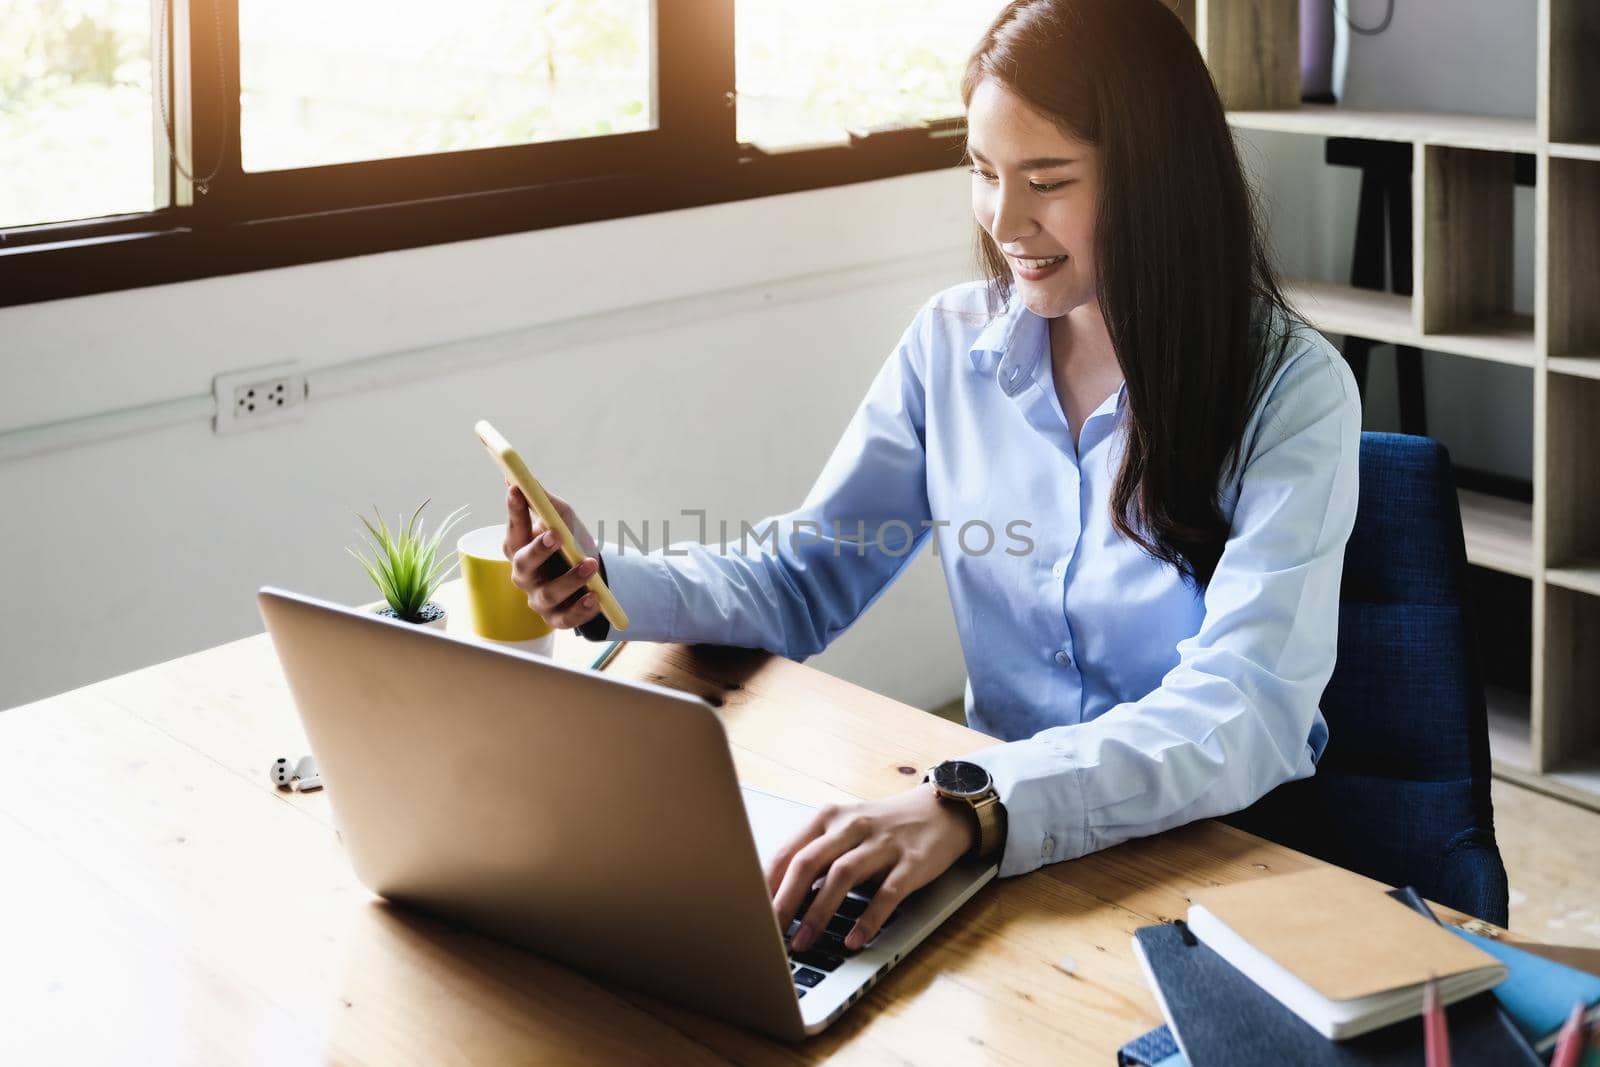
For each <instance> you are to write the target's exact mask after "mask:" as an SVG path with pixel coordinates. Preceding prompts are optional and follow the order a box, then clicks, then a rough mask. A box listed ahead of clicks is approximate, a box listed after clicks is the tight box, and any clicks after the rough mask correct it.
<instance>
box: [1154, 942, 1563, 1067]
mask: <svg viewBox="0 0 1600 1067" xmlns="http://www.w3.org/2000/svg"><path fill="white" fill-rule="evenodd" d="M1134 939H1135V941H1136V942H1137V944H1138V946H1139V948H1140V950H1141V951H1142V952H1143V954H1144V958H1145V961H1146V964H1147V966H1148V967H1149V970H1150V974H1151V976H1152V978H1153V979H1154V983H1155V985H1156V987H1157V988H1156V992H1157V995H1158V999H1160V1001H1161V1002H1162V1014H1164V1015H1165V1016H1166V1017H1167V1022H1168V1024H1169V1025H1170V1026H1171V1028H1172V1030H1173V1032H1174V1033H1175V1034H1176V1036H1177V1040H1178V1044H1179V1046H1180V1047H1181V1049H1182V1051H1183V1054H1184V1056H1185V1058H1186V1059H1187V1060H1188V1062H1189V1064H1190V1067H1232V1065H1238V1067H1250V1065H1252V1064H1273V1065H1275V1067H1276V1065H1281V1064H1286V1063H1293V1064H1305V1065H1307V1067H1315V1065H1320V1064H1327V1065H1341V1067H1344V1065H1363V1067H1388V1065H1394V1067H1400V1065H1402V1064H1404V1065H1406V1067H1415V1065H1416V1064H1418V1063H1420V1062H1421V1061H1422V1022H1421V1020H1420V1019H1407V1020H1404V1021H1403V1022H1399V1023H1396V1024H1394V1025H1393V1026H1387V1027H1384V1028H1383V1029H1381V1030H1375V1031H1373V1032H1372V1033H1368V1034H1363V1035H1361V1036H1360V1037H1356V1038H1352V1039H1351V1040H1348V1041H1329V1040H1328V1039H1327V1038H1325V1037H1323V1036H1322V1035H1321V1034H1319V1033H1317V1031H1316V1030H1314V1029H1312V1028H1311V1026H1310V1025H1308V1024H1307V1023H1306V1022H1305V1021H1304V1020H1302V1019H1301V1018H1300V1017H1299V1016H1297V1015H1295V1014H1294V1013H1293V1012H1291V1011H1290V1010H1289V1009H1288V1008H1286V1007H1284V1006H1283V1005H1282V1004H1280V1003H1278V1001H1277V1000H1276V999H1274V998H1273V996H1272V995H1271V994H1270V993H1267V992H1266V991H1264V990H1263V989H1261V988H1260V987H1259V986H1257V985H1256V984H1255V983H1254V982H1252V981H1251V980H1250V979H1248V978H1246V977H1245V976H1244V975H1243V974H1241V973H1240V972H1239V971H1237V970H1235V969H1234V968H1233V967H1232V965H1230V964H1229V963H1228V962H1227V961H1226V960H1224V959H1223V958H1222V957H1221V956H1218V955H1217V954H1216V953H1215V952H1213V951H1211V949H1209V948H1207V947H1206V946H1205V945H1204V944H1202V943H1201V942H1199V941H1198V940H1196V939H1195V938H1194V936H1193V935H1192V934H1190V933H1189V932H1188V930H1187V929H1186V928H1183V927H1180V926H1178V925H1177V924H1174V923H1165V924H1162V925H1159V926H1146V927H1143V928H1141V929H1139V930H1137V931H1135V933H1134ZM1446 1016H1447V1018H1448V1019H1449V1027H1450V1051H1451V1053H1452V1060H1453V1064H1454V1067H1475V1065H1478V1064H1482V1065H1484V1067H1491V1065H1492V1067H1505V1065H1515V1064H1526V1065H1527V1067H1540V1065H1541V1064H1542V1062H1543V1061H1542V1060H1540V1059H1539V1057H1538V1056H1536V1055H1535V1054H1534V1052H1533V1049H1532V1048H1530V1047H1529V1046H1528V1043H1527V1042H1526V1041H1525V1040H1524V1039H1523V1038H1522V1036H1521V1035H1520V1034H1519V1033H1517V1031H1516V1029H1515V1027H1513V1026H1512V1025H1511V1024H1510V1022H1509V1021H1508V1020H1507V1019H1506V1017H1505V1016H1504V1015H1503V1014H1502V1013H1501V1011H1500V1009H1499V1006H1498V1003H1497V1002H1496V1001H1495V999H1494V995H1493V994H1492V993H1480V994H1478V995H1477V996H1475V997H1471V998H1469V999H1467V1000H1463V1001H1461V1002H1459V1003H1456V1004H1452V1005H1451V1006H1450V1007H1449V1008H1447V1009H1446Z"/></svg>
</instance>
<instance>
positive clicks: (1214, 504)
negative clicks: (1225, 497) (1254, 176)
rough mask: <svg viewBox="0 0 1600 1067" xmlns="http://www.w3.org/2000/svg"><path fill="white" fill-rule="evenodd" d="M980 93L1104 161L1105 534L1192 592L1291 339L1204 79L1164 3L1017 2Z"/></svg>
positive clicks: (988, 258) (986, 246)
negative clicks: (1115, 448) (1114, 453)
mask: <svg viewBox="0 0 1600 1067" xmlns="http://www.w3.org/2000/svg"><path fill="white" fill-rule="evenodd" d="M989 78H993V79H994V80H995V81H996V82H998V83H999V84H1000V85H1002V86H1003V87H1005V88H1006V89H1007V90H1009V91H1010V92H1012V93H1014V94H1015V95H1017V96H1018V97H1020V98H1022V99H1023V100H1025V101H1026V102H1027V103H1028V104H1029V105H1030V106H1032V107H1033V108H1034V109H1035V110H1037V111H1038V112H1040V113H1041V114H1043V115H1046V116H1048V117H1050V118H1052V119H1054V120H1055V121H1056V122H1057V124H1058V125H1059V126H1060V127H1061V128H1062V129H1063V130H1064V131H1066V132H1067V133H1069V134H1070V135H1071V136H1073V137H1074V138H1075V139H1077V140H1080V141H1083V142H1085V143H1087V144H1091V145H1094V146H1095V147H1096V148H1097V149H1098V150H1099V155H1100V168H1101V169H1100V204H1099V212H1098V217H1097V219H1096V227H1095V229H1096V244H1097V247H1098V252H1097V263H1096V264H1095V269H1096V273H1097V274H1098V276H1099V302H1100V311H1101V315H1102V316H1103V317H1104V319H1105V323H1106V328H1107V330H1108V331H1109V333H1110V335H1111V343H1112V346H1113V347H1114V348H1115V349H1116V355H1117V362H1118V364H1120V365H1121V368H1122V375H1123V380H1124V381H1125V382H1126V385H1127V412H1128V416H1129V417H1128V419H1127V439H1126V446H1125V449H1124V452H1123V458H1122V466H1121V468H1120V469H1119V471H1118V472H1117V478H1116V482H1115V485H1114V486H1113V488H1112V495H1111V510H1112V516H1111V517H1112V522H1113V523H1114V525H1115V526H1116V528H1117V530H1118V532H1119V533H1121V534H1122V535H1123V536H1125V537H1128V538H1129V539H1131V540H1133V541H1134V542H1135V543H1137V544H1139V545H1140V546H1141V547H1142V548H1143V549H1144V550H1145V551H1146V552H1148V553H1150V555H1152V556H1154V557H1155V558H1157V559H1160V560H1163V561H1165V562H1167V563H1170V564H1172V565H1173V566H1174V567H1176V568H1177V569H1178V571H1179V572H1180V573H1181V574H1183V576H1184V577H1185V578H1187V579H1188V580H1190V581H1191V582H1193V583H1194V584H1195V585H1196V586H1197V587H1202V588H1203V587H1204V586H1205V585H1207V584H1208V583H1209V582H1210V580H1211V575H1212V573H1213V572H1214V571H1215V570H1216V567H1217V560H1218V559H1219V558H1220V557H1221V555H1222V548H1223V545H1224V543H1225V542H1226V541H1227V538H1228V522H1227V520H1226V519H1225V518H1224V517H1223V515H1222V511H1221V508H1220V506H1219V501H1218V494H1219V492H1220V489H1221V486H1222V484H1223V482H1224V480H1225V479H1226V478H1227V477H1228V476H1229V475H1230V474H1231V473H1233V472H1235V471H1236V470H1237V469H1238V464H1239V463H1240V462H1241V453H1242V451H1243V448H1242V441H1243V437H1244V432H1245V427H1246V425H1247V424H1248V422H1249V419H1250V415H1251V412H1252V411H1253V410H1254V409H1255V406H1256V404H1257V403H1258V402H1259V401H1260V398H1261V394H1262V391H1263V390H1264V389H1265V387H1266V384H1267V381H1268V379H1269V374H1270V371H1271V369H1272V368H1273V367H1275V366H1276V365H1277V364H1278V362H1279V361H1280V360H1281V358H1282V354H1283V351H1284V344H1285V340H1286V331H1285V330H1283V329H1282V328H1281V327H1280V326H1279V325H1277V324H1284V323H1287V322H1289V321H1290V320H1289V319H1288V314H1289V308H1288V305H1287V303H1286V301H1285V300H1284V297H1283V293H1282V292H1281V291H1280V290H1279V288H1278V283H1277V281H1276V280H1275V278H1274V272H1273V269H1272V264H1271V261H1270V258H1269V256H1268V254H1267V249H1266V243H1265V241H1264V239H1263V237H1262V232H1261V227H1260V223H1259V221H1258V218H1257V212H1256V207H1255V202H1254V199H1253V197H1252V195H1251V191H1250V186H1249V184H1248V183H1247V181H1246V180H1245V176H1244V171H1243V168H1242V167H1241V166H1240V164H1239V158H1238V155H1237V154H1236V153H1235V151H1234V145H1233V136H1232V133H1231V132H1230V130H1229V129H1228V123H1227V119H1226V118H1225V117H1224V115H1223V110H1222V103H1221V101H1220V100H1219V99H1218V98H1217V92H1216V88H1215V86H1213V84H1212V82H1211V75H1210V73H1209V72H1208V71H1207V70H1206V66H1205V62H1204V61H1203V60H1202V59H1201V58H1200V53H1199V50H1198V49H1197V48H1196V47H1195V44H1194V41H1193V40H1192V39H1191V38H1190V36H1189V34H1188V31H1187V30H1185V29H1184V26H1183V23H1182V22H1180V21H1179V19H1178V17H1177V16H1176V15H1174V14H1173V13H1172V12H1171V11H1170V10H1168V9H1167V8H1166V7H1165V6H1164V5H1163V4H1162V3H1161V2H1160V0H1013V2H1012V3H1010V4H1008V5H1007V6H1006V8H1005V10H1004V11H1002V12H1001V13H1000V15H999V16H998V17H997V18H996V19H995V21H994V24H993V25H992V26H990V28H989V30H988V32H986V33H985V34H984V35H983V39H982V40H981V41H979V42H978V46H977V48H976V49H975V50H974V51H973V53H972V58H971V59H970V60H969V61H968V62H967V70H966V75H965V77H964V78H963V79H962V83H961V95H962V99H963V100H964V101H966V102H967V103H968V104H970V103H971V101H972V94H973V92H974V91H975V90H976V89H977V87H978V85H979V84H980V83H981V82H983V81H984V80H985V79H989ZM978 242H979V250H980V251H979V254H980V256H981V258H982V260H983V265H984V269H985V271H986V272H987V274H988V276H989V281H990V286H991V289H990V292H991V298H992V299H991V304H993V305H995V307H996V308H997V307H998V306H999V305H1002V304H1003V303H1004V302H1005V300H1006V299H1007V298H1008V297H1009V296H1010V292H1011V268H1010V267H1009V265H1008V264H1007V262H1006V259H1005V257H1004V255H1002V254H1001V252H1000V250H999V249H998V248H996V247H995V243H994V241H993V240H992V239H990V237H989V235H988V234H987V233H986V232H984V230H983V227H981V226H980V227H979V228H978ZM991 310H994V308H992V309H991ZM1273 312H1281V313H1282V314H1273Z"/></svg>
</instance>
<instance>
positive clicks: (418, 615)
mask: <svg viewBox="0 0 1600 1067" xmlns="http://www.w3.org/2000/svg"><path fill="white" fill-rule="evenodd" d="M427 506H428V501H427V500H424V501H423V502H422V503H421V504H420V505H419V506H418V507H417V510H416V511H414V512H412V513H411V521H410V522H407V523H406V524H405V525H404V526H401V527H398V528H397V529H396V530H394V531H390V529H389V526H388V524H387V523H385V522H384V521H383V516H382V515H381V514H379V513H378V509H377V508H373V509H372V513H373V515H374V516H375V517H376V518H377V520H378V523H377V525H376V526H374V525H373V524H372V523H371V522H370V521H369V520H368V519H367V517H366V516H365V515H357V516H356V518H358V519H360V520H361V524H362V525H363V526H365V527H366V528H367V533H366V535H365V536H363V537H362V541H364V542H365V543H366V546H367V550H368V552H369V553H370V555H363V554H362V553H360V552H357V551H356V550H355V549H353V548H351V549H346V551H347V552H349V553H350V554H351V555H352V556H354V557H355V558H356V561H357V562H358V563H360V564H361V567H362V569H363V570H365V571H366V572H367V577H369V578H371V579H372V583H373V584H374V585H376V586H377V587H378V592H380V593H382V594H383V601H381V602H380V603H381V606H380V607H378V610H377V613H378V614H379V615H384V616H387V617H389V618H391V619H399V620H400V621H401V622H409V623H414V624H416V625H418V626H430V627H433V628H435V629H439V630H442V629H444V624H445V610H444V608H443V607H442V606H440V605H439V604H437V603H435V602H434V600H433V594H434V593H435V592H436V591H437V590H438V588H439V586H440V585H441V584H443V582H444V580H445V578H446V577H448V574H447V573H446V571H445V565H446V564H447V563H449V562H450V559H451V557H452V556H454V554H455V553H453V552H448V553H446V554H445V555H443V556H441V555H440V554H439V546H440V545H441V544H443V543H444V537H445V534H446V533H448V532H449V531H450V527H452V526H454V525H455V524H456V523H457V522H459V521H460V520H461V517H462V515H464V514H465V513H466V510H467V509H466V508H457V509H456V510H455V511H452V512H451V513H450V514H449V515H448V516H446V517H445V520H444V522H443V523H441V524H440V526H439V528H438V529H437V530H435V531H434V532H433V533H432V534H431V535H429V534H425V533H424V532H423V531H422V528H421V526H420V525H419V523H420V522H421V520H422V509H423V508H425V507H427Z"/></svg>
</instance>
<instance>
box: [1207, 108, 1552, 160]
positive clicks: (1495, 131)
mask: <svg viewBox="0 0 1600 1067" xmlns="http://www.w3.org/2000/svg"><path fill="white" fill-rule="evenodd" d="M1228 122H1229V124H1230V125H1232V126H1235V127H1237V128H1239V129H1242V130H1271V131H1274V132H1277V133H1304V134H1311V135H1314V136H1318V137H1360V138H1363V139H1365V140H1368V141H1409V142H1413V143H1415V144H1424V145H1438V146H1442V147H1450V148H1477V149H1485V150H1489V151H1496V152H1537V151H1538V150H1539V148H1540V140H1539V127H1538V125H1537V124H1536V123H1535V122H1534V121H1533V120H1532V119H1506V118H1496V117H1493V116H1485V115H1451V114H1445V113H1439V112H1434V113H1429V112H1422V111H1364V110H1360V109H1357V108H1345V107H1339V106H1337V105H1330V104H1305V105H1302V106H1300V107H1291V108H1284V109H1280V110H1273V111H1265V110H1230V111H1229V112H1228Z"/></svg>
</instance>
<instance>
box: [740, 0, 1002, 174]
mask: <svg viewBox="0 0 1600 1067" xmlns="http://www.w3.org/2000/svg"><path fill="white" fill-rule="evenodd" d="M1001 6H1002V4H1001V3H1000V0H944V2H932V3H930V2H929V0H872V2H871V3H862V2H861V0H806V2H805V3H795V2H793V0H738V4H737V13H736V18H735V23H734V25H735V27H736V34H737V36H736V40H737V49H738V61H737V70H738V76H739V86H738V93H739V123H738V130H739V140H741V141H748V142H750V143H752V144H756V145H759V146H761V147H763V148H768V149H782V148H787V147H792V146H795V145H808V144H818V143H828V142H840V141H845V140H848V137H849V131H851V130H857V131H863V130H870V129H873V128H882V127H886V126H888V127H892V126H915V125H917V124H918V123H920V122H922V121H924V120H928V119H943V118H949V117H951V116H954V115H960V114H961V110H962V108H961V91H960V90H961V74H962V72H963V70H965V68H966V62H967V56H968V55H969V54H970V53H971V51H972V48H973V46H974V45H975V44H977V43H978V38H979V36H980V35H981V34H982V33H983V31H984V30H985V29H987V28H988V26H989V23H990V22H992V21H993V20H994V17H995V15H997V14H999V12H1000V8H1001Z"/></svg>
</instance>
